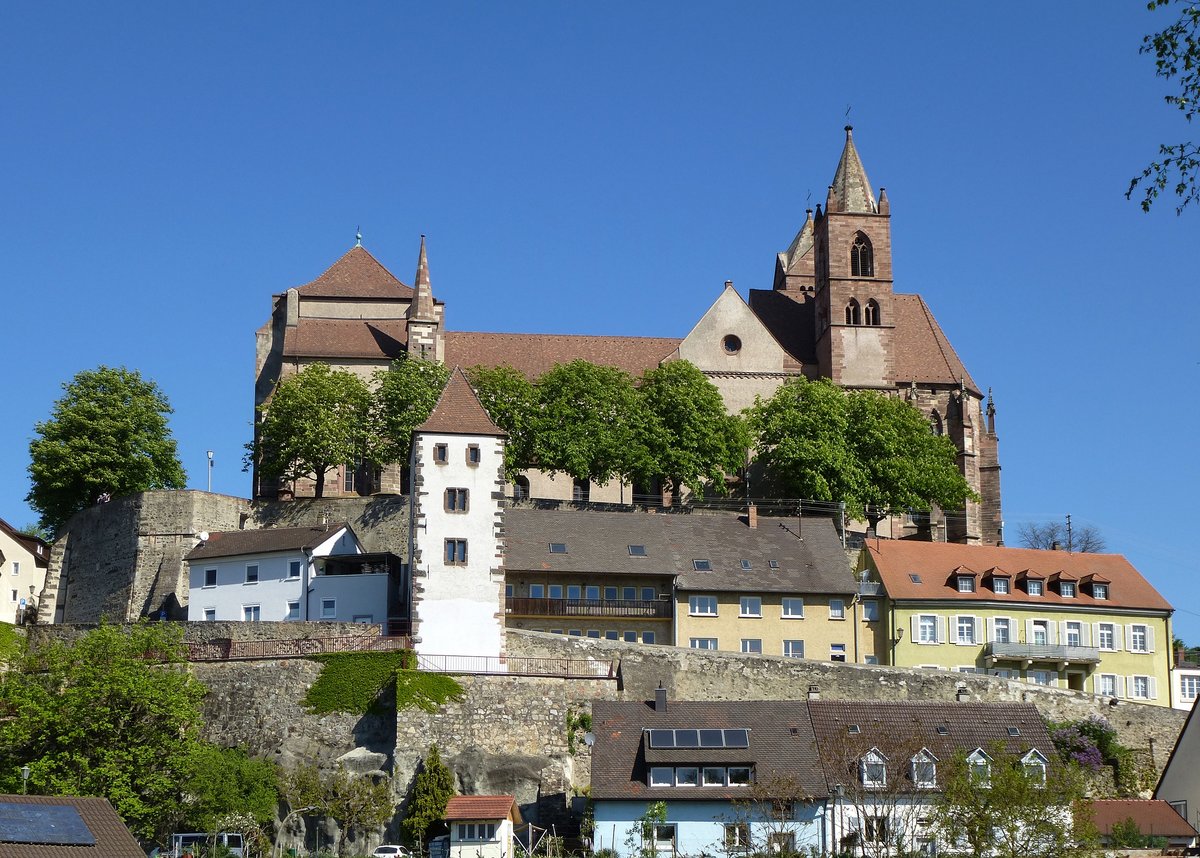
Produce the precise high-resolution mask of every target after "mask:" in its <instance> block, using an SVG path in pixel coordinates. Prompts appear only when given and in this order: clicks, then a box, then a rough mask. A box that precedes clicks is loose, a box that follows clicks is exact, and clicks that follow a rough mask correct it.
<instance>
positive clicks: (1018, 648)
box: [983, 642, 1100, 664]
mask: <svg viewBox="0 0 1200 858" xmlns="http://www.w3.org/2000/svg"><path fill="white" fill-rule="evenodd" d="M983 654H984V655H985V656H991V657H992V658H996V659H1008V660H1025V661H1058V662H1062V661H1069V662H1076V663H1088V664H1099V663H1100V649H1099V648H1098V647H1094V646H1071V645H1069V644H1023V643H999V642H993V643H989V644H988V645H987V646H986V647H984V650H983Z"/></svg>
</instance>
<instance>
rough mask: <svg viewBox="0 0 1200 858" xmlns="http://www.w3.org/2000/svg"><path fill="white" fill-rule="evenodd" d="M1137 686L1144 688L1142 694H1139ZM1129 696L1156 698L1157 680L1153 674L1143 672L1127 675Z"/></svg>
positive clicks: (1147, 698) (1142, 698)
mask: <svg viewBox="0 0 1200 858" xmlns="http://www.w3.org/2000/svg"><path fill="white" fill-rule="evenodd" d="M1139 686H1142V689H1141V690H1144V691H1145V693H1144V694H1139V693H1138V692H1139ZM1127 687H1128V688H1129V697H1130V699H1131V700H1156V699H1157V698H1158V682H1157V681H1156V680H1155V678H1154V677H1153V676H1147V675H1145V674H1140V673H1139V674H1134V675H1133V676H1131V677H1129V683H1128V685H1127Z"/></svg>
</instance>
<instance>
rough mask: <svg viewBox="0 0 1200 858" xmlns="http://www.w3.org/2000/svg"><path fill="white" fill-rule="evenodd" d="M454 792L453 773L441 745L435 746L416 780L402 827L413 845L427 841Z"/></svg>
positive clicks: (442, 816)
mask: <svg viewBox="0 0 1200 858" xmlns="http://www.w3.org/2000/svg"><path fill="white" fill-rule="evenodd" d="M453 795H454V772H452V771H450V767H449V766H447V765H446V764H445V763H443V762H442V755H441V754H440V753H438V746H437V745H432V746H430V748H429V753H428V754H427V755H426V757H425V759H424V760H423V761H422V762H421V770H420V771H419V772H417V777H416V780H415V781H414V782H413V790H412V797H411V798H410V799H409V804H408V810H407V812H406V814H405V816H404V820H403V821H402V822H401V823H400V827H401V829H402V830H403V832H404V837H405V839H406V840H407V841H408V842H409V843H410V844H412V845H414V846H421V845H423V844H425V843H427V842H428V839H429V829H430V828H431V827H432V826H434V825H436V824H437V823H439V822H441V821H442V820H443V819H445V816H446V805H447V804H448V803H449V801H450V799H451V798H452V797H453Z"/></svg>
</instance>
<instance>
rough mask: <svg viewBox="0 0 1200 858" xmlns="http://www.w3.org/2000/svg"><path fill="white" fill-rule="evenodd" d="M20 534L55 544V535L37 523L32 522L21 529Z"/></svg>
mask: <svg viewBox="0 0 1200 858" xmlns="http://www.w3.org/2000/svg"><path fill="white" fill-rule="evenodd" d="M19 532H20V533H23V534H25V535H26V536H32V537H34V538H35V539H40V540H42V542H53V541H54V534H53V533H51V532H50V531H49V530H48V529H47V528H46V527H43V526H42V525H41V524H38V523H37V522H30V523H29V524H26V525H24V526H22V527H21V528H20V529H19Z"/></svg>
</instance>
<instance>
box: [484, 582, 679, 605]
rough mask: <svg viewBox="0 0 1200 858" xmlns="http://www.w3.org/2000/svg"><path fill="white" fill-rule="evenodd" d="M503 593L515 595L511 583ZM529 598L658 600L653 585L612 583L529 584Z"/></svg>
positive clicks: (656, 591)
mask: <svg viewBox="0 0 1200 858" xmlns="http://www.w3.org/2000/svg"><path fill="white" fill-rule="evenodd" d="M504 595H505V596H506V597H508V598H509V599H511V598H513V597H514V596H515V595H516V591H515V588H514V587H513V585H512V584H505V585H504ZM529 598H531V599H564V598H565V599H583V600H588V601H592V602H599V601H605V602H636V601H642V602H654V601H657V600H658V589H657V588H655V587H628V586H622V587H618V586H616V585H613V584H604V585H602V584H586V585H584V584H530V585H529Z"/></svg>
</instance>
